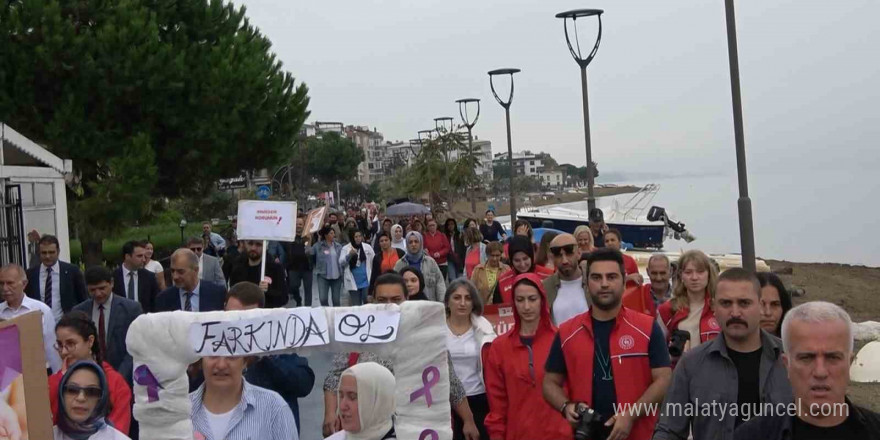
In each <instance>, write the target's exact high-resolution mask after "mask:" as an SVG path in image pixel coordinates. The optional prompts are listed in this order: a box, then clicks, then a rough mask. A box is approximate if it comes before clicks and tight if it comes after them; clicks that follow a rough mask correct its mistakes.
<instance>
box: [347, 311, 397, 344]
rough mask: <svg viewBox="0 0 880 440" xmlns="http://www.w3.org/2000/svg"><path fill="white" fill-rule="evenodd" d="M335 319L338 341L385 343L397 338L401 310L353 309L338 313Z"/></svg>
mask: <svg viewBox="0 0 880 440" xmlns="http://www.w3.org/2000/svg"><path fill="white" fill-rule="evenodd" d="M334 320H335V322H334V323H333V327H334V330H335V331H334V337H333V339H334V340H336V342H353V343H355V344H383V343H385V342H391V341H394V340H395V339H397V327H398V325H400V311H399V310H398V311H391V310H373V311H370V310H351V311H347V312H344V313H337V314H336V316H335V318H334Z"/></svg>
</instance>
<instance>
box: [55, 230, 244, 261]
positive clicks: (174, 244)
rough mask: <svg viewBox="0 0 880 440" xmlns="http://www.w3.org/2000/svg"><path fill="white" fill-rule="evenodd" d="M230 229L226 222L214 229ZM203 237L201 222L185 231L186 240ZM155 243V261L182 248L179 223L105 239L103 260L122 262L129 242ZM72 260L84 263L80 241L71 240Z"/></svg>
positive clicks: (122, 233) (127, 232)
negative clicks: (123, 248) (145, 241)
mask: <svg viewBox="0 0 880 440" xmlns="http://www.w3.org/2000/svg"><path fill="white" fill-rule="evenodd" d="M228 227H229V222H228V221H224V222H220V224H218V225H215V226H214V227H213V230H214V232H217V233H220V234H221V235H222V234H223V231H225V230H226V229H227V228H228ZM201 235H202V224H201V222H192V223H189V224H187V225H186V228H185V229H184V234H183V236H184V238H185V239H189V238H190V237H200V236H201ZM146 239H149V240H150V241H151V242H153V247H154V254H153V259H154V260H161V259H163V258H166V257H168V256H169V255H171V253H172V252H174V250H175V249H177V248H179V247H180V246H181V242H180V226H179V225H178V224H177V223H160V224H153V225H145V226H133V227H130V228H127V229H125V230H124V231H122V232H121V233H119V234H117V235H116V236H114V237H110V238H105V239H104V240H103V244H104V248H103V249H104V256H103V260H104V261H105V262H106V263H108V264H110V265H114V264H118V263H121V262H122V245H123V244H125V242H127V241H129V240H146ZM70 260H71V262H73V263H74V264H79V263H80V262H81V261H82V243H80V241H79V239H73V240H70Z"/></svg>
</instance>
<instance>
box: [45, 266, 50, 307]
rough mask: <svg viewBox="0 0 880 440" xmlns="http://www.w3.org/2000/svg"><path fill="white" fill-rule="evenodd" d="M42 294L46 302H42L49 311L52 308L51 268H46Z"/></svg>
mask: <svg viewBox="0 0 880 440" xmlns="http://www.w3.org/2000/svg"><path fill="white" fill-rule="evenodd" d="M43 293H44V295H46V300H45V301H43V302H44V303H46V305H47V306H49V308H50V309H51V308H52V268H51V267H47V268H46V288H45V291H44V292H43Z"/></svg>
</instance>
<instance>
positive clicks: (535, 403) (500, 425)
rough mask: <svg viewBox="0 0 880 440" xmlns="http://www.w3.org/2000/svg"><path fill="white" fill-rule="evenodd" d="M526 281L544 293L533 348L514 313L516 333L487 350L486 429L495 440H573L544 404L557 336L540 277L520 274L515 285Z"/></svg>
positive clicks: (566, 426) (567, 428)
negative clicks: (525, 340) (545, 383)
mask: <svg viewBox="0 0 880 440" xmlns="http://www.w3.org/2000/svg"><path fill="white" fill-rule="evenodd" d="M522 280H528V281H530V282H531V283H532V284H533V285H535V286H536V287H537V289H538V292H540V295H541V309H540V314H541V318H540V321H539V324H538V330H537V332H536V333H535V335H534V336H533V337H532V342H531V346H529V345H525V344H523V341H522V338H521V337H520V317H519V313H514V315H513V317H514V325H513V329H512V330H511V331H509V332H507V333H505V334H503V335H501V336H498V337H497V338H495V340H494V341H492V343H491V344H489V345H488V346H486V347H485V348H484V349H483V359H484V360H483V365H484V369H483V374H484V376H485V380H486V395H487V396H488V398H489V414H488V415H487V416H486V421H485V424H486V429H487V430H488V431H489V436H490V438H491V439H492V440H496V439H503V440H559V439H571V438H572V429H571V426H570V425H569V424H568V422H567V421H566V420H565V419H564V418H563V417H562V414H561V413H560V412H559V411H558V410H556V409H555V408H552V407H550V405H549V404H548V403H547V401H545V400H544V395H543V390H542V384H543V381H544V363H545V362H546V361H547V356H548V355H549V354H550V346H551V345H552V344H553V338H554V337H555V336H556V327H555V326H554V325H553V322H552V321H551V319H550V309H549V308H548V307H547V294H546V293H545V292H544V286H543V283H542V278H541V277H540V276H539V275H537V274H534V273H525V274H521V275H518V276H517V277H516V278H515V280H514V282H513V283H512V284H513V285H515V284H516V283H518V282H520V281H522Z"/></svg>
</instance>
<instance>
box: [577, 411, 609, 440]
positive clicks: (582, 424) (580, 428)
mask: <svg viewBox="0 0 880 440" xmlns="http://www.w3.org/2000/svg"><path fill="white" fill-rule="evenodd" d="M576 411H577V415H578V424H577V426H575V427H574V440H593V439H596V440H599V439H602V440H604V439H606V438H608V435H610V434H611V429H610V428H609V427H607V426H605V422H606V420H605V418H604V417H602V416H601V415H600V414H599V413H597V412H596V411H593V409H592V408H590V407H588V406H587V405H583V404H580V405H578V406H577V410H576Z"/></svg>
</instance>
